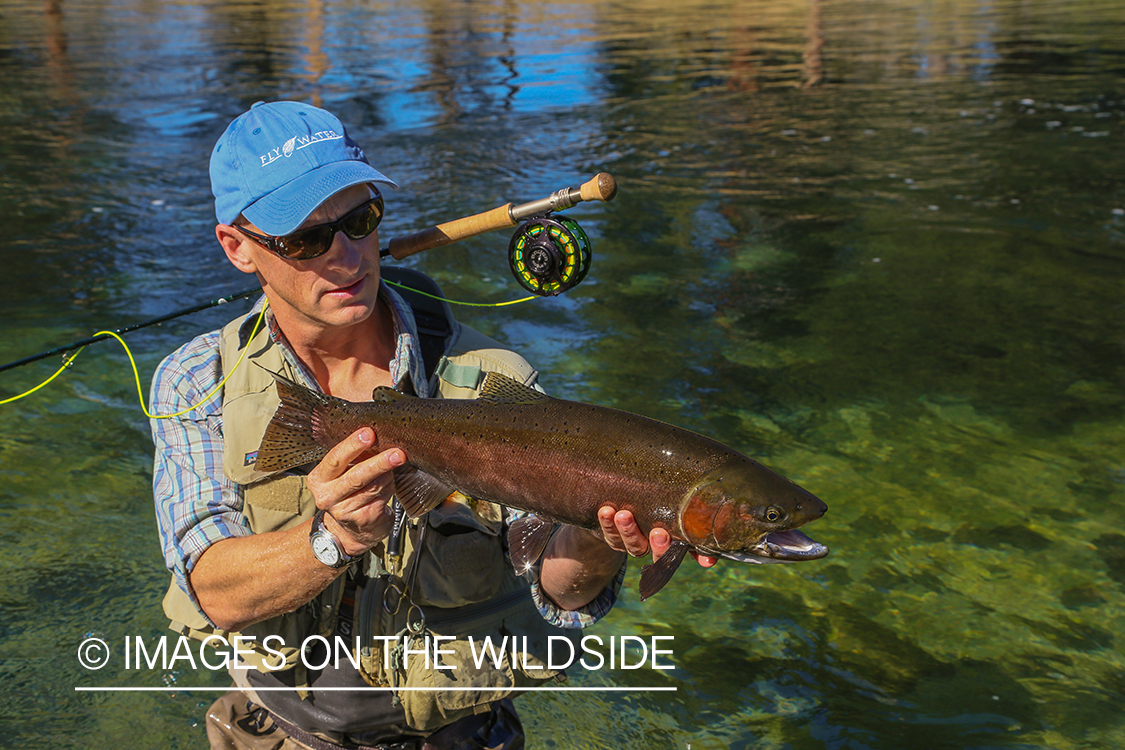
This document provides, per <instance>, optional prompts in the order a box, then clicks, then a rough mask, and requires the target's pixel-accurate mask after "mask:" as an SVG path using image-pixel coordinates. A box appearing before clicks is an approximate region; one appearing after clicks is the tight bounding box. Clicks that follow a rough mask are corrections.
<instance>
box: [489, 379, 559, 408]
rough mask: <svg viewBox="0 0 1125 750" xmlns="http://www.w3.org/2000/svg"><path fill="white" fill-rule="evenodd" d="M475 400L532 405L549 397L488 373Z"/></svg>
mask: <svg viewBox="0 0 1125 750" xmlns="http://www.w3.org/2000/svg"><path fill="white" fill-rule="evenodd" d="M477 398H479V399H480V400H481V401H491V402H492V403H496V404H534V403H538V402H540V401H545V400H548V399H550V398H551V397H550V396H548V395H547V394H546V393H540V392H539V391H537V390H535V389H534V388H529V387H528V386H526V385H524V384H523V383H517V382H516V381H515V380H512V379H511V378H509V377H507V376H505V375H501V374H499V373H496V372H490V373H487V374H486V375H485V376H484V383H483V384H482V385H481V388H480V395H479V396H478V397H477Z"/></svg>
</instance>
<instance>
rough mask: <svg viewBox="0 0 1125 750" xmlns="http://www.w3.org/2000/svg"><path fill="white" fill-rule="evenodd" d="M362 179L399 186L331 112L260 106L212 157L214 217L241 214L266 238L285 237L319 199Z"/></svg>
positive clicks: (235, 125)
mask: <svg viewBox="0 0 1125 750" xmlns="http://www.w3.org/2000/svg"><path fill="white" fill-rule="evenodd" d="M365 182H377V183H382V184H384V185H390V186H391V187H396V188H397V187H398V185H396V184H395V183H394V182H393V181H391V180H390V179H388V178H387V177H386V176H385V175H384V174H383V173H382V172H380V171H379V170H377V169H375V168H374V167H372V166H371V165H370V164H368V163H367V157H365V156H364V155H363V150H362V149H360V147H359V144H357V143H356V142H355V141H353V140H352V139H351V138H349V137H348V134H347V131H346V130H345V129H344V125H343V123H341V122H340V121H339V120H338V119H337V118H336V116H335V115H333V114H332V113H330V112H326V111H325V110H323V109H319V108H317V107H313V106H311V105H309V104H301V103H300V102H270V103H268V104H267V103H265V102H258V103H256V104H255V105H254V106H252V107H251V108H250V110H249V111H248V112H244V113H242V114H241V115H239V116H238V117H237V118H236V119H235V120H234V122H232V123H231V124H230V125H228V126H227V129H226V132H224V133H223V135H222V137H221V138H219V141H218V142H217V143H216V144H215V148H214V150H213V151H212V152H211V192H212V193H214V195H215V218H217V219H218V220H219V223H220V224H231V223H233V222H234V220H235V219H237V218H238V215H239V214H242V215H244V216H245V217H246V218H247V219H249V220H250V221H251V222H253V223H254V225H255V226H257V227H258V228H259V229H261V230H262V231H263V232H265V233H266V234H272V235H282V234H289V233H290V232H292V231H293V230H294V229H296V228H297V227H299V226H301V223H302V222H304V220H305V219H307V218H308V217H309V214H311V213H312V212H313V211H315V210H316V208H317V206H319V205H320V204H321V203H323V202H324V201H326V200H328V198H330V197H331V196H332V195H334V194H336V193H338V192H340V191H341V190H343V189H344V188H347V187H351V186H352V185H360V184H362V183H365Z"/></svg>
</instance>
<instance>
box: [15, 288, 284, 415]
mask: <svg viewBox="0 0 1125 750" xmlns="http://www.w3.org/2000/svg"><path fill="white" fill-rule="evenodd" d="M268 308H269V304H268V303H267V304H264V305H262V312H261V314H260V315H258V320H257V322H255V323H254V331H253V332H252V333H251V334H250V338H254V336H256V335H257V333H258V330H259V329H260V328H261V327H262V321H263V320H265V317H266V310H267V309H268ZM94 336H112V337H113V338H115V339H117V342H118V343H119V344H121V346H122V347H124V348H125V354H126V356H128V357H129V364H130V365H131V366H132V367H133V380H134V381H136V384H137V400H138V401H140V403H141V411H143V412H144V413H145V416H146V417H148V418H149V419H171V418H172V417H180V416H183V415H184V414H187V413H188V412H189V411H191V410H192V409H194V408H196V407H197V406H200V405H202V404H205V403H207V401H208V400H210V398H211V397H212V396H214V395H215V394H216V393H218V392H219V389H220V388H222V387H223V384H224V383H226V382H227V380H228V379H230V376H231V375H233V374H234V371H235V370H237V369H238V366H239V365H240V364H242V360H243V358H244V357H245V356H246V352H248V351H250V347H246V349H244V350H243V351H242V356H240V357H239V358H238V361H237V362H235V363H234V367H232V368H231V370H230V372H228V373H227V374H226V377H224V378H223V379H222V380H220V381H219V384H218V385H216V386H215V387H214V388H212V389H211V392H210V393H208V394H207V395H206V396H204V397H203V398H202V399H200V400H199V402H198V403H196V404H192V405H191V406H189V407H188V408H186V409H184V410H183V411H178V412H176V413H175V414H152V413H150V412H149V410H148V407H147V406H145V397H144V391H143V390H142V388H141V376H140V373H138V372H137V361H136V360H135V359H134V358H133V352H132V351H130V349H129V345H128V344H126V343H125V339H123V338H121V336H119V335H118V334H117V333H115V332H113V331H98V332H97V333H95V334H94ZM85 348H86V347H82V349H85ZM82 349H79V350H78V351H76V352H75V353H74V354H72V355H70V356H69V357H67V358H66V361H64V362H63V365H62V367H60V368H59V369H58V370H56V371H55V374H54V375H52V376H51V377H49V378H47V379H46V380H44V381H43V382H42V383H40V384H39V385H37V386H35V387H34V388H32V389H31V390H29V391H25V392H23V393H21V394H20V395H18V396H12V397H11V398H8V399H4V400H3V401H0V405H3V404H8V403H11V402H12V401H18V400H19V399H21V398H24V397H25V396H30V395H31V394H33V393H35V392H36V391H37V390H39V389H40V388H42V387H43V386H45V385H47V384H48V383H50V382H51V381H52V380H54V379H55V378H57V377H58V376H59V375H60V374H61V373H62V371H63V370H65V369H66V368H68V367H70V365H71V364H72V363H73V362H74V359H75V358H76V357H77V356H78V355H79V354H81V353H82Z"/></svg>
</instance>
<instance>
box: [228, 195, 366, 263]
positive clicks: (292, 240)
mask: <svg viewBox="0 0 1125 750" xmlns="http://www.w3.org/2000/svg"><path fill="white" fill-rule="evenodd" d="M382 220H383V196H382V195H381V194H380V193H379V192H378V191H376V192H375V197H374V198H372V199H371V200H369V201H367V202H366V203H362V204H360V205H359V206H356V207H355V208H353V209H352V210H351V211H348V212H347V213H346V214H344V215H343V216H341V217H340V218H339V219H336V221H330V222H328V223H327V224H317V225H316V226H315V227H309V228H308V229H298V230H297V231H296V232H291V233H289V234H285V235H282V236H280V237H268V236H266V235H264V234H258V233H257V232H251V231H250V230H249V229H247V228H246V227H242V226H237V225H236V228H237V229H238V231H240V232H242V233H243V234H245V235H246V236H248V237H251V238H253V239H254V240H256V241H257V242H258V244H259V245H261V246H262V247H264V248H266V249H267V250H272V251H273V252H275V253H277V254H278V255H280V256H281V257H282V258H288V259H290V260H311V259H312V258H317V257H319V256H321V255H324V254H325V253H326V252H328V248H330V247H332V240H334V239H335V238H336V232H343V233H344V234H346V235H347V236H348V237H350V238H351V239H353V240H362V239H363V238H364V237H366V236H367V235H369V234H371V233H372V232H374V231H375V228H376V227H378V226H379V222H380V221H382Z"/></svg>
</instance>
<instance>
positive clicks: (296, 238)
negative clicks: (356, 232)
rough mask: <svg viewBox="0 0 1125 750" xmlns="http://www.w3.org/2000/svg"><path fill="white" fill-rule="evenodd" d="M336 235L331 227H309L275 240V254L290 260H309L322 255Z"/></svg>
mask: <svg viewBox="0 0 1125 750" xmlns="http://www.w3.org/2000/svg"><path fill="white" fill-rule="evenodd" d="M335 234H336V233H335V232H334V231H333V229H332V228H331V227H310V228H308V229H305V230H302V231H299V232H293V233H292V234H289V235H286V236H284V237H278V238H277V239H276V243H277V252H278V254H279V255H282V256H284V257H286V258H289V259H291V260H309V259H310V258H315V257H317V256H318V255H324V254H325V253H326V252H328V248H329V247H331V246H332V237H333V236H334V235H335Z"/></svg>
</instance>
